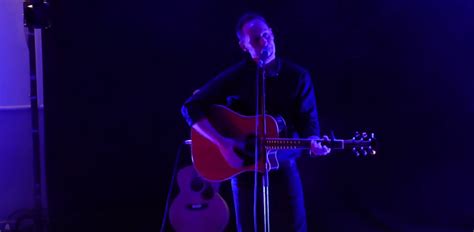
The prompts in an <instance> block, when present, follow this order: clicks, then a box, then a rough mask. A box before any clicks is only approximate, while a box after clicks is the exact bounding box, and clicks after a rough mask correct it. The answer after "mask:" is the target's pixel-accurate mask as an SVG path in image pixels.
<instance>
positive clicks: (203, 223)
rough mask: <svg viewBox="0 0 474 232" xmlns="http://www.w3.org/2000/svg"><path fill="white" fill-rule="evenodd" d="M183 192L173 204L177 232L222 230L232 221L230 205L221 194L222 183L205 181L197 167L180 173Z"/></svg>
mask: <svg viewBox="0 0 474 232" xmlns="http://www.w3.org/2000/svg"><path fill="white" fill-rule="evenodd" d="M178 186H179V190H180V191H179V193H178V195H177V196H176V198H175V199H174V200H173V202H172V203H171V207H170V212H169V216H170V223H171V226H172V227H173V229H174V230H176V231H177V232H221V231H224V229H225V228H226V226H227V224H228V222H229V207H228V206H227V204H226V202H225V201H224V199H222V197H221V196H220V195H219V193H218V192H219V183H210V182H208V181H205V180H203V179H202V178H201V177H200V176H199V175H198V174H197V173H196V171H195V169H194V167H193V166H187V167H184V168H182V169H181V170H180V171H179V172H178Z"/></svg>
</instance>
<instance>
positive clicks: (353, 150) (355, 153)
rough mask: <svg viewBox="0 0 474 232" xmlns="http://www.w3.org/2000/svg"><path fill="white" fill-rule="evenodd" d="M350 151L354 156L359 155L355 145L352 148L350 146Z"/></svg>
mask: <svg viewBox="0 0 474 232" xmlns="http://www.w3.org/2000/svg"><path fill="white" fill-rule="evenodd" d="M352 153H353V154H354V155H355V156H357V157H359V156H360V153H359V151H358V150H357V148H355V147H354V148H352Z"/></svg>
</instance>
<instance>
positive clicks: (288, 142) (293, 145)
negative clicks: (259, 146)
mask: <svg viewBox="0 0 474 232" xmlns="http://www.w3.org/2000/svg"><path fill="white" fill-rule="evenodd" d="M312 140H316V141H318V142H321V143H322V144H323V145H326V146H327V147H329V148H331V149H336V150H342V149H345V148H349V147H350V148H352V147H355V146H370V145H371V141H365V140H342V139H334V140H329V141H328V140H323V139H286V138H267V139H266V143H265V147H266V148H267V149H280V150H281V149H309V148H310V147H311V141H312Z"/></svg>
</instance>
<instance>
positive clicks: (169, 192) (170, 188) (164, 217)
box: [160, 140, 190, 232]
mask: <svg viewBox="0 0 474 232" xmlns="http://www.w3.org/2000/svg"><path fill="white" fill-rule="evenodd" d="M188 144H190V140H185V141H184V142H183V143H181V144H180V145H179V147H178V152H177V153H176V160H175V161H174V166H173V173H172V174H171V182H170V186H169V189H168V196H167V197H166V204H165V211H164V213H163V221H162V222H161V229H160V232H164V231H165V226H166V220H167V219H168V210H169V205H170V198H171V193H172V192H173V186H174V179H175V177H176V171H177V169H178V163H179V160H180V156H181V149H182V148H183V145H188Z"/></svg>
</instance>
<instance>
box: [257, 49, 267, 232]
mask: <svg viewBox="0 0 474 232" xmlns="http://www.w3.org/2000/svg"><path fill="white" fill-rule="evenodd" d="M264 57H265V56H264ZM262 58H263V57H262ZM262 58H261V59H260V60H259V62H258V67H257V80H256V81H257V86H256V88H257V94H256V97H257V101H256V102H257V120H256V125H255V127H256V131H255V133H256V136H255V138H256V149H255V153H256V156H255V161H256V162H255V169H258V162H259V161H260V157H261V156H262V155H263V156H264V159H263V162H264V167H265V169H264V173H263V176H262V194H263V216H264V223H263V225H264V231H265V232H270V204H269V203H270V202H269V191H268V190H269V185H270V181H269V175H268V172H269V171H270V170H269V166H268V164H267V162H268V161H267V155H266V149H265V140H266V135H267V134H266V133H267V125H266V120H265V118H266V110H265V100H266V99H265V97H266V82H265V62H264V60H265V59H262ZM265 58H267V57H265Z"/></svg>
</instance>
